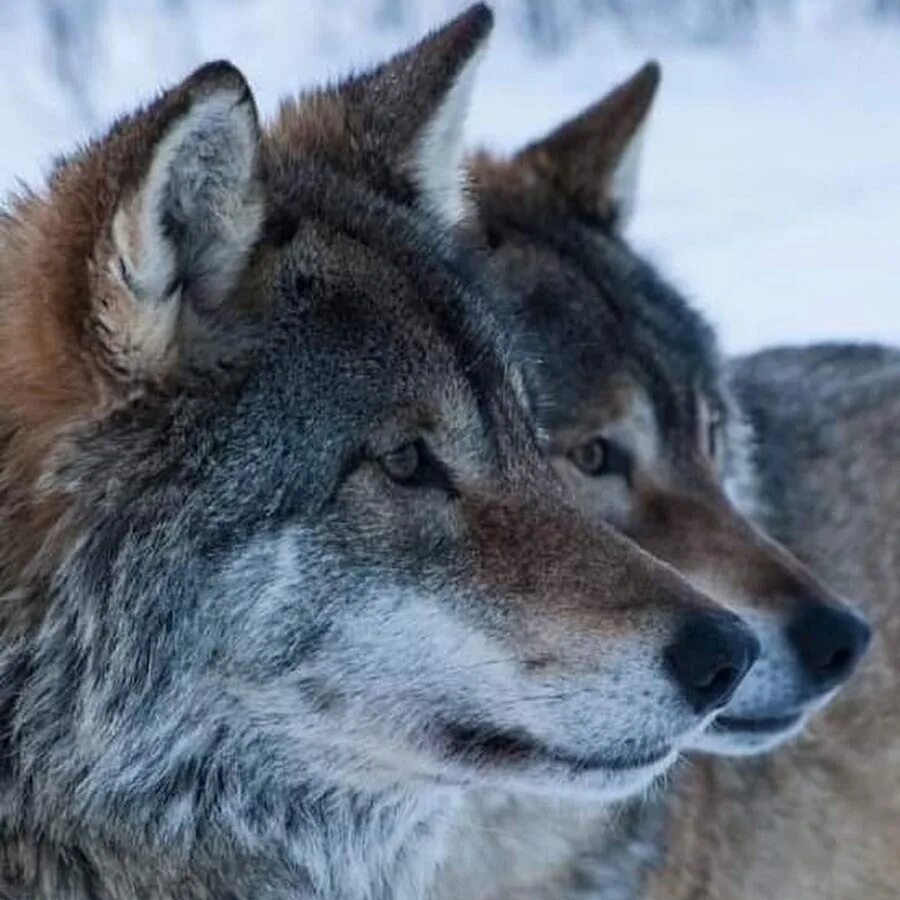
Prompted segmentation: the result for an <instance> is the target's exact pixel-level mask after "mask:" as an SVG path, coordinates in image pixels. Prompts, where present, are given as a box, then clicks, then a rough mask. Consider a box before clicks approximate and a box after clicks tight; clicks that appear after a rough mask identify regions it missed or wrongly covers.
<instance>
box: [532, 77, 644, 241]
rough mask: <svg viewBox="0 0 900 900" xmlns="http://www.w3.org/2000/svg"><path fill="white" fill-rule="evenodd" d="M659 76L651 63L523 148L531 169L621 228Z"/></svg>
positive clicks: (586, 211) (590, 213) (579, 207)
mask: <svg viewBox="0 0 900 900" xmlns="http://www.w3.org/2000/svg"><path fill="white" fill-rule="evenodd" d="M659 81H660V68H659V64H658V63H656V62H649V63H647V64H646V65H644V66H643V67H642V68H641V69H639V70H638V71H637V72H636V73H635V74H634V75H632V76H631V78H629V79H628V80H627V81H625V82H623V83H622V84H620V85H619V86H618V87H616V88H614V89H613V90H612V91H611V92H610V93H609V94H607V95H606V96H605V97H604V98H603V99H602V100H600V101H598V102H597V103H595V104H594V105H593V106H590V107H588V109H586V110H585V111H584V112H582V113H581V114H580V115H578V116H576V117H575V118H574V119H570V120H569V121H568V122H566V123H565V124H563V125H561V126H560V127H559V128H557V129H556V130H555V131H553V132H552V133H551V134H549V135H548V136H547V137H545V138H543V139H542V140H540V141H537V142H536V143H534V144H531V145H530V146H528V147H526V148H525V149H524V150H522V151H520V152H519V153H518V154H517V155H516V157H515V159H514V165H516V166H520V167H523V168H526V169H529V170H530V171H531V172H532V174H533V175H537V176H538V177H539V178H540V179H541V180H542V181H543V182H545V183H546V186H547V187H549V188H550V189H551V190H552V191H553V192H554V193H555V194H556V195H557V196H558V197H560V198H562V199H563V200H564V201H566V202H567V203H568V205H569V206H570V207H572V208H574V209H575V210H576V211H577V212H578V213H579V214H580V215H582V216H584V217H586V218H588V219H590V220H597V221H601V222H604V223H612V224H613V226H614V227H617V228H621V227H623V226H624V225H625V224H627V222H628V220H629V218H630V217H631V215H632V213H633V211H634V206H635V199H636V194H637V180H638V171H639V167H640V151H641V137H642V133H643V129H644V126H645V124H646V121H647V116H648V114H649V112H650V107H651V105H652V103H653V98H654V96H655V95H656V90H657V87H658V86H659Z"/></svg>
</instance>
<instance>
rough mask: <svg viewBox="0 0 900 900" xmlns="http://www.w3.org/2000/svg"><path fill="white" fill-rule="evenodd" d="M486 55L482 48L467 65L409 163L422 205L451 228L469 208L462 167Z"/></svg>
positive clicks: (416, 145) (432, 120) (429, 124)
mask: <svg viewBox="0 0 900 900" xmlns="http://www.w3.org/2000/svg"><path fill="white" fill-rule="evenodd" d="M484 52H485V47H484V46H482V47H480V48H479V49H478V50H477V51H476V52H475V53H474V54H473V55H472V57H471V59H469V60H468V61H467V62H466V64H465V66H464V67H463V68H462V70H461V71H460V73H459V75H458V76H457V78H456V81H455V82H454V84H453V86H452V87H451V88H450V90H449V91H448V92H447V96H446V97H445V98H444V100H443V101H442V103H441V104H440V106H438V108H437V109H436V111H435V112H434V114H433V115H432V116H431V118H430V119H429V120H428V122H427V124H426V125H425V127H424V128H423V129H422V134H421V137H420V138H419V140H418V141H417V142H416V144H415V146H414V149H413V151H412V156H411V159H410V161H409V169H410V174H411V177H412V179H413V181H414V183H415V184H416V186H417V187H418V189H419V191H420V193H421V196H420V200H419V202H420V204H421V205H422V206H423V207H424V209H425V210H426V211H427V212H430V213H431V214H433V215H435V216H437V218H438V219H439V220H440V221H441V222H443V223H444V224H445V225H449V226H451V227H452V226H454V225H456V224H458V223H459V222H460V221H461V220H462V219H463V218H464V217H465V215H466V213H467V210H468V205H469V204H468V197H467V196H466V177H465V172H464V166H463V133H464V126H465V121H466V117H467V115H468V112H469V107H470V104H471V99H472V90H473V88H474V85H475V74H476V71H477V69H478V67H479V65H480V64H481V60H482V58H483V57H484Z"/></svg>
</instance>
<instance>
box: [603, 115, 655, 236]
mask: <svg viewBox="0 0 900 900" xmlns="http://www.w3.org/2000/svg"><path fill="white" fill-rule="evenodd" d="M646 130H647V122H646V119H645V120H644V121H643V122H642V123H641V125H640V127H639V128H638V129H637V131H635V133H634V134H633V135H632V137H631V139H630V140H629V141H628V144H627V145H626V147H625V149H624V150H623V151H622V155H621V156H620V157H619V160H618V162H617V163H616V167H615V169H613V172H612V176H611V177H610V181H609V197H610V200H611V201H612V202H613V205H614V207H615V210H616V227H617V228H618V229H619V230H620V231H622V230H624V229H625V228H627V227H628V225H629V223H630V222H631V219H632V217H633V216H634V211H635V208H636V207H637V195H638V183H639V180H640V170H641V160H642V156H643V146H644V134H645V132H646Z"/></svg>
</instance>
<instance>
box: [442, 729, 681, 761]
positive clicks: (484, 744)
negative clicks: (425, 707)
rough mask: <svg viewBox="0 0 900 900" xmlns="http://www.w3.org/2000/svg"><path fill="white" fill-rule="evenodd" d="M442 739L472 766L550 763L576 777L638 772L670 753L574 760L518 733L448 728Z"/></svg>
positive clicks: (665, 748) (659, 750)
mask: <svg viewBox="0 0 900 900" xmlns="http://www.w3.org/2000/svg"><path fill="white" fill-rule="evenodd" d="M445 735H446V738H447V743H448V744H449V747H450V750H451V753H452V754H453V756H455V757H457V758H462V759H464V760H465V759H471V760H472V761H473V762H476V763H477V762H483V761H484V760H485V759H486V758H487V759H490V760H491V761H500V762H502V763H506V764H508V765H517V764H518V765H521V764H528V763H538V764H540V763H551V764H554V765H558V766H564V767H565V768H567V769H570V770H571V771H573V772H576V773H577V772H589V771H595V770H600V769H606V770H608V771H613V772H615V771H627V770H629V769H641V768H645V767H647V766H652V765H654V764H655V763H658V762H660V761H662V760H663V759H665V758H666V757H667V756H668V755H669V754H670V753H671V752H672V747H671V745H669V744H659V745H657V746H655V747H653V748H652V749H650V750H644V751H642V752H635V753H622V754H618V755H614V756H606V755H601V754H597V755H594V756H574V755H569V754H566V753H561V752H560V751H558V750H553V749H551V748H549V747H546V746H545V745H543V744H540V743H538V742H537V741H535V740H534V739H533V738H531V737H530V736H528V735H526V734H521V733H514V732H505V731H496V730H492V729H487V728H480V727H469V726H459V725H457V726H451V727H448V728H447V729H446V732H445Z"/></svg>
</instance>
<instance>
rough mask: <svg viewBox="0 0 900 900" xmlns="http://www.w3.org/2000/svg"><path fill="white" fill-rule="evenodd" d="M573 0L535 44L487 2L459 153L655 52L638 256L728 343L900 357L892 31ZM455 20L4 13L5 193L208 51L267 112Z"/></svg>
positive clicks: (409, 11) (383, 13) (112, 4)
mask: <svg viewBox="0 0 900 900" xmlns="http://www.w3.org/2000/svg"><path fill="white" fill-rule="evenodd" d="M549 2H550V0H548V3H549ZM640 2H641V0H635V4H636V5H637V4H639V3H640ZM644 2H645V4H649V5H651V6H652V5H653V4H652V3H650V0H644ZM587 5H589V4H584V3H582V4H580V5H578V4H575V2H574V0H569V2H568V5H566V4H564V3H563V2H562V0H559V2H557V3H556V5H555V6H554V7H553V9H554V10H556V14H557V19H556V20H555V21H556V25H557V26H558V27H557V28H556V30H555V31H554V32H552V34H551V35H550V37H551V38H553V39H552V40H550V39H548V40H546V41H543V42H542V41H537V42H536V41H535V40H532V39H530V38H529V37H528V35H527V34H526V33H525V32H526V28H525V22H524V15H525V13H524V11H523V6H522V0H499V2H495V3H494V6H495V9H496V11H497V18H498V28H497V33H496V35H495V39H494V41H493V44H492V47H491V49H490V52H489V54H488V58H487V60H486V62H485V65H484V66H483V67H482V70H481V72H480V78H479V84H478V86H477V88H476V93H475V98H474V105H473V110H472V114H471V117H470V121H469V130H470V135H471V139H472V143H473V144H476V143H478V144H486V145H488V146H491V147H495V148H498V149H513V148H514V147H515V146H517V145H518V144H520V143H522V142H525V141H527V140H530V139H532V138H534V137H536V136H538V135H539V134H541V133H542V132H543V131H545V130H547V129H549V128H551V127H553V126H554V125H555V124H556V123H558V122H559V121H560V120H561V119H562V118H563V117H565V116H568V115H570V114H572V113H575V112H576V111H578V109H579V108H581V107H582V106H584V105H587V104H588V103H590V102H592V101H593V100H595V99H596V98H597V97H598V96H599V95H600V94H601V93H603V92H604V91H605V90H607V89H608V88H610V87H611V86H612V85H613V84H614V83H615V82H617V81H619V80H621V79H622V78H624V77H626V76H627V75H629V74H630V73H631V72H632V71H633V70H634V69H636V68H637V67H638V66H639V65H640V64H641V63H642V62H643V61H644V60H645V59H647V58H649V57H656V58H658V59H659V60H660V61H661V63H662V65H663V85H662V88H661V91H660V95H659V98H658V100H657V105H656V110H655V112H654V115H653V119H652V121H651V125H650V129H649V133H648V135H647V139H646V142H645V146H644V157H643V172H642V177H641V193H640V201H639V205H638V210H637V215H636V216H635V219H634V222H633V225H632V230H631V236H632V237H633V239H634V241H635V243H636V245H637V246H638V247H639V248H641V249H642V250H644V251H645V252H647V253H648V254H649V255H650V256H651V258H653V259H654V260H655V261H656V262H657V263H658V264H659V265H660V267H661V268H662V269H663V271H664V272H666V273H667V274H668V275H669V276H670V277H672V278H673V280H674V281H675V282H676V284H678V285H679V287H681V288H682V289H683V290H684V291H686V292H687V293H688V294H689V296H691V297H692V298H693V299H694V300H695V301H696V302H697V303H698V304H699V305H700V306H701V307H702V309H703V310H704V311H706V312H707V314H708V315H709V316H710V317H711V318H712V320H713V321H714V322H715V323H716V324H717V325H718V326H719V328H720V333H721V335H722V338H723V343H724V345H725V347H726V349H728V350H730V351H742V350H749V349H753V348H756V347H759V346H764V345H768V344H773V343H783V342H794V343H796V342H804V341H808V340H819V339H829V338H846V339H850V338H859V339H876V340H881V341H889V342H893V343H898V344H900V296H898V291H897V288H898V284H900V278H898V276H900V252H898V250H900V247H898V235H900V87H898V85H900V52H898V51H900V21H898V20H896V19H895V20H893V21H892V20H891V19H890V18H888V17H885V18H882V19H879V20H874V19H873V18H872V17H870V16H868V15H865V14H864V12H865V9H864V7H866V8H867V7H868V6H871V4H870V3H868V0H805V2H804V0H770V3H769V6H771V10H770V12H769V13H768V14H767V15H765V16H762V17H761V20H760V21H758V22H757V23H756V24H755V25H754V26H753V27H749V26H747V27H742V28H740V29H737V30H734V31H729V30H727V29H726V31H725V33H724V35H718V36H715V35H714V36H710V35H709V34H707V33H706V31H705V30H704V29H705V28H706V25H705V24H704V23H701V24H699V25H698V24H697V22H698V21H699V20H698V18H697V16H698V13H697V12H696V10H697V9H700V10H702V9H704V7H703V5H702V4H701V5H700V6H697V4H696V2H695V3H694V5H693V6H692V7H690V10H693V12H691V15H693V19H691V18H690V16H688V14H687V13H685V14H684V16H682V18H681V19H679V20H678V21H677V22H676V21H675V20H674V19H673V17H672V16H667V15H665V14H659V13H658V12H657V13H653V14H648V15H647V16H642V17H640V18H638V19H631V20H629V21H621V20H610V19H609V18H603V17H602V16H601V17H596V16H594V17H591V16H589V15H587V14H586V13H583V12H579V11H580V10H582V8H583V7H586V6H587ZM464 6H465V3H464V2H452V0H419V2H408V0H394V2H391V0H345V2H339V0H331V2H329V0H306V2H298V0H132V2H125V0H118V2H116V0H105V2H104V0H71V2H66V0H18V2H13V0H0V79H2V81H0V84H2V87H0V134H2V138H0V188H4V189H9V188H13V187H14V186H15V184H16V180H17V178H22V179H24V180H26V181H27V182H28V183H30V184H35V183H38V182H39V181H40V178H41V175H42V173H43V172H46V170H47V168H48V165H49V163H50V161H51V159H52V158H53V156H54V155H56V154H58V153H61V152H64V151H66V150H68V149H71V148H72V147H73V146H74V145H75V143H76V142H78V141H80V140H83V139H84V138H85V137H87V136H88V135H90V134H92V133H98V132H100V131H102V130H103V127H104V125H105V124H106V123H108V121H109V120H110V119H111V118H112V117H113V116H114V115H116V114H117V113H120V112H122V111H125V110H127V109H128V108H129V107H131V106H133V105H134V104H135V103H136V102H139V101H140V100H143V99H146V98H148V97H149V96H151V95H152V93H153V92H154V91H155V90H156V89H157V88H158V87H160V86H161V85H164V84H166V83H170V82H172V81H174V80H176V79H178V78H180V77H181V76H182V75H184V74H186V73H187V72H188V71H189V70H190V69H191V68H192V67H193V66H195V65H197V64H199V63H200V62H202V61H205V60H207V59H211V58H218V57H228V58H230V59H232V60H233V61H234V62H236V63H237V64H238V65H239V66H240V67H241V68H242V69H243V70H244V71H245V73H246V74H247V76H248V78H249V79H250V81H251V83H252V84H253V85H254V89H255V91H256V93H257V99H258V101H259V103H260V106H261V108H262V109H263V111H264V112H265V113H266V114H271V113H272V112H273V111H274V110H275V108H276V106H277V102H278V99H279V97H281V96H283V95H284V94H285V93H287V92H289V91H291V90H294V89H297V88H300V87H302V86H303V85H308V84H311V83H314V82H317V81H321V80H322V79H324V78H335V77H338V76H340V75H341V74H344V73H346V72H347V71H348V70H350V69H353V68H355V69H359V68H362V67H364V66H365V65H367V64H368V63H371V62H373V61H376V60H378V59H380V58H381V57H383V56H385V55H387V54H388V53H390V52H392V51H394V50H396V49H398V48H400V47H402V46H403V45H404V44H406V43H408V42H409V41H411V40H413V39H415V38H416V37H418V36H419V35H420V34H421V33H422V32H424V31H425V30H427V29H428V28H429V27H432V26H433V25H435V24H438V23H439V22H440V21H441V20H442V19H444V18H446V17H447V16H448V15H450V14H452V13H454V12H456V11H458V10H459V9H461V8H463V7H464ZM707 6H709V4H707ZM688 7H689V4H687V3H686V0H681V6H680V7H679V9H682V8H683V9H688ZM548 8H549V7H548ZM661 8H663V9H666V7H665V5H663V6H662V7H661ZM670 8H674V7H670ZM690 10H689V11H690ZM560 11H562V12H560ZM564 13H565V14H564ZM636 22H637V25H636V24H635V23H636ZM685 22H687V23H688V24H687V25H686V26H685ZM48 23H49V26H48ZM676 25H677V26H678V27H676Z"/></svg>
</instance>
